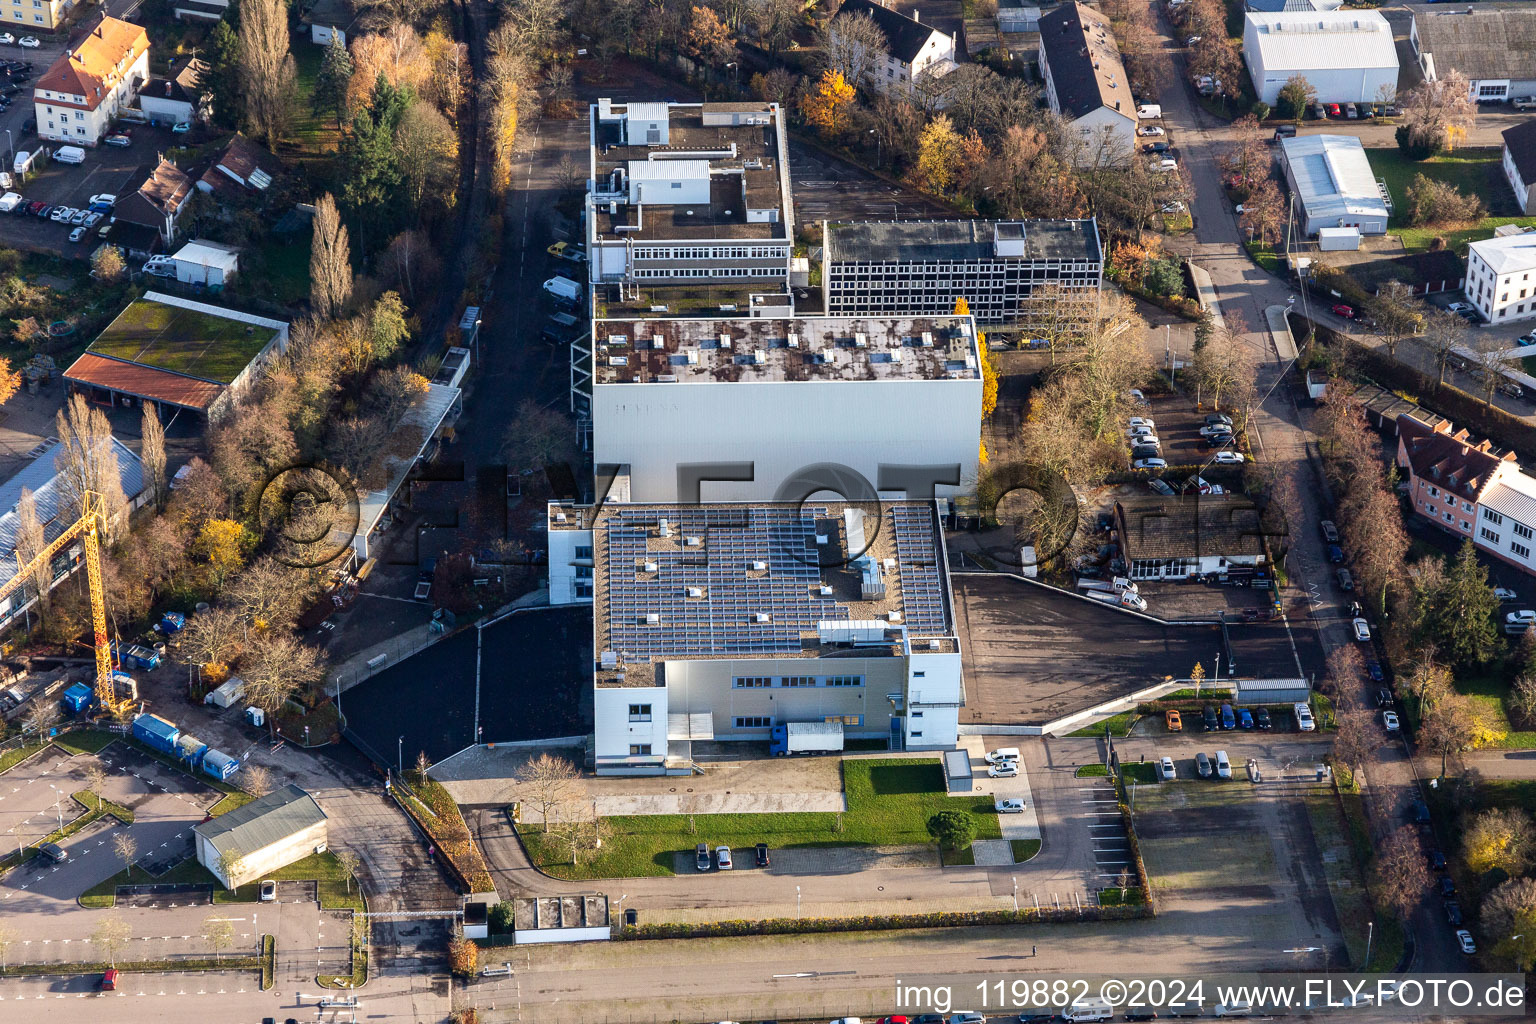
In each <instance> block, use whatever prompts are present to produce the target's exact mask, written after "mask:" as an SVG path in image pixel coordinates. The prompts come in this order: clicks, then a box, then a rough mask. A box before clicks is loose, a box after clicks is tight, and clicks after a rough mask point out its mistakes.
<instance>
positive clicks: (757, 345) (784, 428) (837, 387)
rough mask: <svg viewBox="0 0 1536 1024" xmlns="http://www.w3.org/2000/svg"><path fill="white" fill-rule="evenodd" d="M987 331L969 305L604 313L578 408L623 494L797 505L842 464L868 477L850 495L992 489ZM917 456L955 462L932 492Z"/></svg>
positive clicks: (639, 498)
mask: <svg viewBox="0 0 1536 1024" xmlns="http://www.w3.org/2000/svg"><path fill="white" fill-rule="evenodd" d="M949 302H950V304H951V305H953V302H954V298H953V296H951V298H950V299H949ZM976 340H977V339H976V327H975V322H974V320H973V319H972V318H971V317H969V316H953V315H950V316H935V317H807V318H800V319H789V320H778V319H773V320H770V319H752V318H746V319H732V320H704V319H693V320H684V319H654V320H641V321H633V320H597V321H594V322H593V325H592V334H591V337H590V342H591V345H592V348H591V350H590V352H587V350H582V352H581V353H580V354H579V358H578V361H577V362H578V364H581V363H586V364H587V365H590V366H591V373H590V374H586V375H583V376H582V377H580V378H578V380H577V381H576V382H575V387H576V391H577V394H576V404H577V405H578V407H579V408H581V407H585V408H586V409H587V410H588V411H589V412H588V415H589V418H590V420H591V423H592V451H593V464H594V465H595V466H596V467H598V473H599V475H600V476H601V475H603V474H604V473H605V472H607V473H612V472H614V471H613V470H605V469H604V468H603V467H610V466H611V467H617V470H616V471H617V473H618V479H617V480H615V481H614V485H613V486H611V487H609V486H606V485H605V486H604V487H603V488H602V490H603V491H604V493H606V494H607V495H608V496H609V499H610V500H612V498H613V497H614V496H615V495H616V494H617V495H621V496H622V497H623V500H627V501H636V502H694V501H699V500H704V501H775V500H777V501H794V500H798V499H800V498H802V497H805V496H806V495H807V494H809V493H812V492H815V491H819V490H822V488H821V487H819V486H808V485H797V481H798V480H802V479H805V478H806V477H805V474H806V472H807V471H811V470H814V469H815V467H820V466H829V465H830V466H832V467H838V468H836V469H832V470H831V472H833V473H842V472H843V469H842V468H841V467H846V469H849V470H853V471H854V472H855V473H857V474H859V475H860V476H862V477H863V482H862V483H861V482H860V481H859V480H858V479H857V478H856V477H855V478H852V480H853V487H854V488H855V489H856V490H860V491H862V493H854V491H852V490H849V489H846V488H839V489H838V493H839V494H841V495H842V496H843V497H846V498H849V499H860V498H873V497H874V496H875V493H876V492H877V491H878V492H879V493H881V494H884V495H886V496H898V497H914V498H926V497H932V496H934V495H935V494H936V495H938V496H951V495H954V494H957V493H965V492H968V491H970V490H972V489H973V488H974V487H975V483H976V472H977V458H978V452H979V446H980V441H981V434H980V430H981V391H982V373H981V368H980V365H979V355H978V352H977V344H976ZM584 343H585V342H582V343H578V344H584ZM722 464H729V466H730V467H731V468H729V469H720V468H716V467H719V466H721V465H722ZM914 466H915V467H947V468H944V469H942V471H940V472H937V473H936V474H934V475H931V476H930V477H928V479H931V480H933V481H934V482H935V483H937V484H938V486H937V487H936V488H935V489H934V490H931V491H924V490H923V489H922V486H923V485H922V484H921V483H917V484H914V483H913V482H912V481H911V480H910V478H909V477H905V476H902V475H901V474H902V470H901V468H899V467H914ZM920 475H921V474H920ZM701 478H702V479H701ZM817 479H825V476H824V475H818V476H817ZM691 481H694V482H691ZM940 481H942V482H940Z"/></svg>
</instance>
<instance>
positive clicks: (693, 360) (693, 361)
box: [688, 348, 699, 366]
mask: <svg viewBox="0 0 1536 1024" xmlns="http://www.w3.org/2000/svg"><path fill="white" fill-rule="evenodd" d="M688 365H689V366H698V365H699V350H698V349H696V348H691V349H689V350H688Z"/></svg>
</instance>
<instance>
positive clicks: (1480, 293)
mask: <svg viewBox="0 0 1536 1024" xmlns="http://www.w3.org/2000/svg"><path fill="white" fill-rule="evenodd" d="M1463 290H1464V291H1465V292H1466V295H1467V301H1469V302H1471V303H1472V305H1473V306H1475V307H1476V308H1477V311H1478V312H1479V313H1481V314H1482V315H1483V317H1484V318H1485V319H1486V320H1488V321H1489V322H1490V323H1493V324H1507V323H1513V322H1514V321H1516V320H1529V319H1531V318H1533V317H1536V269H1532V270H1517V271H1515V272H1514V273H1511V274H1494V273H1493V271H1492V270H1491V269H1490V268H1489V266H1488V264H1487V263H1486V262H1484V260H1483V258H1482V256H1481V254H1479V253H1478V251H1477V250H1476V249H1470V250H1469V251H1468V253H1467V281H1466V286H1465V288H1464V289H1463Z"/></svg>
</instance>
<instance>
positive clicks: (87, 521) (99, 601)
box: [0, 491, 132, 715]
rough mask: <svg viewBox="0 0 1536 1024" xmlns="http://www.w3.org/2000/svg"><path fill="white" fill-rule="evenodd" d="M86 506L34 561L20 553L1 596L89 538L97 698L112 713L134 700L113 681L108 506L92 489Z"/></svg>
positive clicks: (87, 565) (87, 553) (87, 571)
mask: <svg viewBox="0 0 1536 1024" xmlns="http://www.w3.org/2000/svg"><path fill="white" fill-rule="evenodd" d="M82 504H83V505H84V506H85V510H84V512H83V513H82V514H81V516H80V518H79V519H77V520H75V522H74V524H73V525H71V526H70V527H69V528H67V529H66V530H65V531H64V532H63V533H61V534H59V535H58V537H56V538H54V541H53V543H51V544H49V545H48V546H47V547H45V548H43V550H42V551H40V552H38V553H37V555H36V556H34V557H33V558H32V560H31V561H29V562H27V563H25V564H22V562H21V556H20V555H18V556H17V557H16V563H17V568H16V575H15V576H12V577H11V579H10V581H9V582H7V583H5V584H4V585H0V600H4V599H5V598H6V597H7V596H9V595H10V594H11V593H12V592H13V591H16V590H19V589H21V587H22V586H23V585H24V584H25V583H26V582H27V580H28V579H30V578H31V576H32V573H33V572H34V571H36V569H37V567H38V566H39V565H52V564H53V559H54V556H55V555H57V554H58V553H59V552H60V551H62V550H64V548H65V547H66V546H68V544H69V543H70V542H71V541H73V540H74V539H75V538H76V537H82V536H83V537H84V538H85V575H86V579H87V580H88V581H89V583H90V589H91V630H92V632H93V633H94V634H95V647H96V702H97V703H98V704H99V705H100V706H101V708H102V709H103V710H105V711H107V712H109V713H111V714H114V715H115V714H118V713H119V712H121V711H122V710H123V709H124V708H125V707H127V706H128V705H130V704H131V703H132V700H131V699H129V700H119V699H118V696H117V691H116V690H115V689H114V688H113V685H112V644H111V641H109V640H108V638H107V601H106V594H105V592H104V591H103V590H102V584H101V535H102V534H103V533H105V532H106V528H107V523H106V510H105V508H104V507H103V503H102V500H101V495H99V494H96V493H94V492H92V491H87V492H86V493H85V500H84V502H83V503H82Z"/></svg>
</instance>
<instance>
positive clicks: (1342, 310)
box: [1333, 304, 1355, 320]
mask: <svg viewBox="0 0 1536 1024" xmlns="http://www.w3.org/2000/svg"><path fill="white" fill-rule="evenodd" d="M1333 315H1334V316H1341V317H1343V318H1344V319H1345V320H1353V319H1354V318H1355V311H1354V309H1353V308H1351V307H1349V306H1345V305H1343V304H1340V305H1337V306H1334V307H1333Z"/></svg>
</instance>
